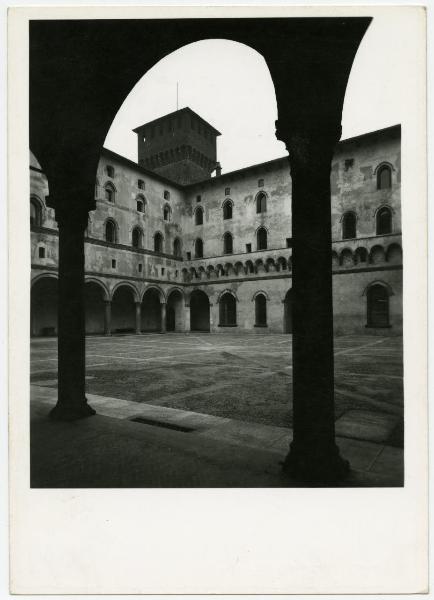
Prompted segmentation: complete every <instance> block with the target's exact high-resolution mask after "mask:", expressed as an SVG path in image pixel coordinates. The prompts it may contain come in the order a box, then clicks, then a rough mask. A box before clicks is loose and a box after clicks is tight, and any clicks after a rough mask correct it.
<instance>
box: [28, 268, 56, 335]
mask: <svg viewBox="0 0 434 600" xmlns="http://www.w3.org/2000/svg"><path fill="white" fill-rule="evenodd" d="M57 285H58V284H57V279H55V278H54V277H42V278H41V279H38V281H36V282H35V283H34V285H32V290H31V298H30V329H31V331H30V333H31V335H32V336H35V337H39V336H51V335H57V297H58V296H57V294H58V291H57Z"/></svg>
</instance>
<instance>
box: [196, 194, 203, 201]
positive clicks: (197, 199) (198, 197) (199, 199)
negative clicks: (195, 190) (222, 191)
mask: <svg viewBox="0 0 434 600" xmlns="http://www.w3.org/2000/svg"><path fill="white" fill-rule="evenodd" d="M201 200H202V196H201V195H200V194H198V195H197V196H196V202H200V201H201Z"/></svg>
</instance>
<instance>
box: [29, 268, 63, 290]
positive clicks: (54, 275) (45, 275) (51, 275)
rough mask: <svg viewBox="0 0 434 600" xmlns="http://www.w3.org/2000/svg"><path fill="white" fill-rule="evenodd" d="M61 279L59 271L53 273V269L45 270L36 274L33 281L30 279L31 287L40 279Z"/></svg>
mask: <svg viewBox="0 0 434 600" xmlns="http://www.w3.org/2000/svg"><path fill="white" fill-rule="evenodd" d="M47 278H48V279H59V276H58V274H57V273H53V272H52V271H44V272H43V273H40V274H39V275H36V276H35V277H32V279H31V281H30V287H33V286H34V284H35V283H37V282H38V281H40V280H41V279H47Z"/></svg>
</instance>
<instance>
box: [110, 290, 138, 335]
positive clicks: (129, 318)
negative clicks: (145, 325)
mask: <svg viewBox="0 0 434 600" xmlns="http://www.w3.org/2000/svg"><path fill="white" fill-rule="evenodd" d="M134 300H135V299H134V291H133V290H132V289H131V288H130V287H129V286H128V285H120V286H118V287H117V288H116V290H115V292H114V294H113V298H112V309H111V330H112V333H134V331H135V324H136V316H135V315H136V313H135V303H134Z"/></svg>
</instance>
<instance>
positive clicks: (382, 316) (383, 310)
mask: <svg viewBox="0 0 434 600" xmlns="http://www.w3.org/2000/svg"><path fill="white" fill-rule="evenodd" d="M367 300H368V327H389V294H388V291H387V289H386V287H385V286H384V285H380V284H375V285H371V286H370V288H369V289H368V293H367Z"/></svg>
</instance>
